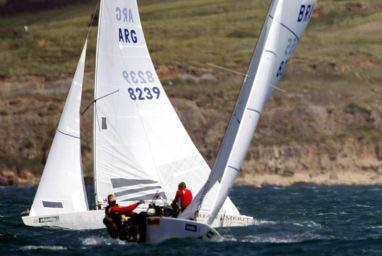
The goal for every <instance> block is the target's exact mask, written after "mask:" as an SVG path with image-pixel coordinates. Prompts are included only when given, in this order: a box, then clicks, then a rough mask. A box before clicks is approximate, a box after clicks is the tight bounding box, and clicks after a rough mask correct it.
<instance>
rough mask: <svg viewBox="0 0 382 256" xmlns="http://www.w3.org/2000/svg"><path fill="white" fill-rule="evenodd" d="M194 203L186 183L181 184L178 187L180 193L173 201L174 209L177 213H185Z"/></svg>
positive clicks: (177, 193)
mask: <svg viewBox="0 0 382 256" xmlns="http://www.w3.org/2000/svg"><path fill="white" fill-rule="evenodd" d="M191 202H192V192H191V190H189V189H188V188H187V187H186V183H184V182H181V183H179V185H178V191H177V192H176V195H175V198H174V200H173V201H172V204H171V205H172V207H173V208H174V210H175V211H181V212H182V211H184V209H186V208H187V206H188V205H189V204H190V203H191Z"/></svg>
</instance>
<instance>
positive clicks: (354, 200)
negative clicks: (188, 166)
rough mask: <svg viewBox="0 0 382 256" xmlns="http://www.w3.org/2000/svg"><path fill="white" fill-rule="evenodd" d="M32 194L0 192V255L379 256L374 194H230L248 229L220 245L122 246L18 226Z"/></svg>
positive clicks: (381, 232)
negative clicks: (248, 220)
mask: <svg viewBox="0 0 382 256" xmlns="http://www.w3.org/2000/svg"><path fill="white" fill-rule="evenodd" d="M35 191H36V189H35V188H13V187H0V255H1V256H6V255H92V256H95V255H182V256H186V255H199V256H200V255H230V256H232V255H245V256H248V255H309V256H312V255H325V256H326V255H336V256H340V255H355V256H359V255H382V187H376V186H362V187H359V186H337V187H320V186H293V187H288V188H283V187H265V188H252V187H238V188H235V189H234V190H233V191H232V193H231V194H232V196H231V198H232V200H233V201H234V202H235V203H236V205H237V206H238V207H239V208H240V211H241V212H242V213H243V214H247V215H252V216H255V218H256V225H254V226H251V227H245V228H229V229H219V231H220V233H221V234H222V235H223V236H224V241H220V242H208V241H202V240H196V239H195V240H191V239H187V240H181V239H179V240H171V241H166V242H164V243H162V244H159V245H138V244H126V243H124V242H120V241H116V240H113V239H110V238H109V237H108V235H107V233H106V231H104V230H99V231H81V232H80V231H68V230H59V229H48V228H30V227H25V226H24V225H23V224H22V221H21V219H20V213H21V212H22V211H24V210H26V209H27V208H28V207H29V206H30V204H31V203H32V200H33V196H34V193H35Z"/></svg>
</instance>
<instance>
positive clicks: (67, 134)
mask: <svg viewBox="0 0 382 256" xmlns="http://www.w3.org/2000/svg"><path fill="white" fill-rule="evenodd" d="M57 131H58V132H59V133H61V134H63V135H66V136H69V137H72V138H75V139H80V137H77V136H74V135H71V134H69V133H65V132H62V131H60V130H59V129H57Z"/></svg>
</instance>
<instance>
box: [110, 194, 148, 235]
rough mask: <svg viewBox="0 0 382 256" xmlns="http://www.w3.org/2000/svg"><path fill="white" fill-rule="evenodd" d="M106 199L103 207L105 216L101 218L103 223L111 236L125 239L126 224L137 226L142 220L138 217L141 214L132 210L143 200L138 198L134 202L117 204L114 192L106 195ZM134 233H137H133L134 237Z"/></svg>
mask: <svg viewBox="0 0 382 256" xmlns="http://www.w3.org/2000/svg"><path fill="white" fill-rule="evenodd" d="M107 201H108V204H109V205H108V206H107V207H106V208H105V218H104V219H103V223H104V224H105V226H106V228H107V231H108V233H109V235H110V236H111V237H112V238H119V239H121V240H126V239H127V238H126V236H127V234H126V231H127V230H126V227H127V224H129V225H134V226H138V225H139V224H141V222H142V221H141V218H140V216H142V215H141V214H136V213H135V212H133V211H134V210H135V209H136V208H137V207H138V205H140V204H143V203H144V201H143V200H140V201H139V202H137V203H135V204H132V205H129V206H124V207H121V206H119V205H118V204H117V201H116V198H115V195H114V194H110V195H108V197H107ZM138 229H139V227H138ZM138 231H139V230H138ZM142 232H144V233H145V230H144V231H143V230H142ZM136 235H137V234H133V236H134V238H136V237H135V236H136ZM144 235H145V234H144ZM142 238H143V237H142Z"/></svg>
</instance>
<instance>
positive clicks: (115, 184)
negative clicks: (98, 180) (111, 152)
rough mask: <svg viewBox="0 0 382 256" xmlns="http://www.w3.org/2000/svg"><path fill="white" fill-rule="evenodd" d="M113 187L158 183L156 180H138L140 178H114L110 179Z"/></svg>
mask: <svg viewBox="0 0 382 256" xmlns="http://www.w3.org/2000/svg"><path fill="white" fill-rule="evenodd" d="M110 180H111V184H112V185H113V188H120V187H128V186H135V185H141V184H142V185H143V184H158V182H156V181H155V180H138V179H123V178H113V179H110Z"/></svg>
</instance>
